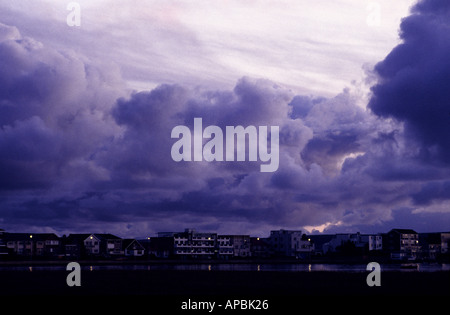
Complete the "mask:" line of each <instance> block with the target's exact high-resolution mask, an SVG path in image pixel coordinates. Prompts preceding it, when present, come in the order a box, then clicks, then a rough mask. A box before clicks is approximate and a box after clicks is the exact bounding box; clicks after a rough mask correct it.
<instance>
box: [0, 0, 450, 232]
mask: <svg viewBox="0 0 450 315" xmlns="http://www.w3.org/2000/svg"><path fill="white" fill-rule="evenodd" d="M411 12H412V13H411V15H410V16H408V17H407V18H405V19H404V20H403V21H402V24H401V27H400V28H401V31H400V37H401V40H402V42H401V43H400V44H399V45H398V46H396V47H395V48H394V49H393V50H392V51H391V52H390V53H389V54H388V55H387V56H386V58H385V59H384V60H382V61H380V62H379V63H378V64H377V65H376V66H375V68H374V69H373V71H372V73H371V76H372V77H374V78H375V79H376V81H375V84H374V85H373V86H372V89H371V94H370V97H371V99H370V102H369V104H368V106H367V109H366V108H363V107H361V106H360V104H361V102H362V100H364V99H365V96H361V91H360V90H359V89H358V86H357V85H352V86H349V88H346V89H344V90H343V91H342V92H341V93H339V94H338V95H336V96H334V97H323V96H320V95H319V96H317V95H298V94H295V93H294V92H293V91H292V90H291V89H289V88H288V87H285V86H283V85H280V84H277V83H276V82H272V81H269V80H263V79H254V78H251V77H242V78H240V79H238V80H236V83H235V86H234V88H232V89H229V88H224V89H222V90H221V89H216V88H214V89H208V88H207V87H198V88H192V87H186V86H183V85H177V84H161V85H158V86H157V87H156V88H153V89H149V90H145V91H140V92H136V91H135V92H130V91H128V90H127V89H126V83H125V82H124V80H123V79H122V75H121V73H120V71H119V70H118V69H117V68H116V67H114V65H112V64H104V65H102V64H98V63H97V62H96V63H95V64H93V63H92V61H91V60H90V59H89V58H87V57H85V56H83V55H81V54H79V53H77V52H74V51H72V50H64V51H63V50H56V49H52V48H49V47H46V46H45V43H41V42H38V41H36V40H34V39H32V38H28V37H24V36H22V35H21V33H20V31H19V30H18V29H17V28H16V27H14V26H9V25H5V24H0V69H1V71H0V225H1V226H2V227H4V228H5V229H7V230H15V231H17V230H33V231H55V232H57V233H70V232H91V231H96V232H111V233H116V234H118V235H121V236H132V237H136V236H144V235H148V234H150V233H154V232H157V231H162V230H180V229H182V228H184V227H188V226H190V227H195V228H198V229H200V230H216V231H223V232H227V233H251V234H257V235H265V234H266V233H267V231H268V230H269V229H277V228H292V229H293V228H296V229H305V227H308V229H309V230H310V231H312V230H314V227H316V229H321V228H320V227H322V228H323V227H324V226H326V227H327V228H326V229H325V231H329V232H333V231H355V230H361V231H362V232H380V231H381V232H383V231H386V230H387V229H388V228H390V227H411V228H417V229H418V230H419V231H436V230H448V226H449V223H450V211H449V207H448V206H449V203H450V202H449V201H450V193H449V191H450V190H449V189H448V188H449V187H450V180H449V178H450V165H449V164H450V142H449V141H448V135H449V134H450V109H449V104H450V94H449V91H450V90H449V89H448V82H450V64H449V62H448V55H449V53H450V40H449V37H448V32H449V24H448V21H449V12H450V10H449V5H448V4H447V2H446V1H437V0H434V1H431V0H430V1H421V2H419V3H418V4H417V5H416V6H415V7H414V8H413V9H412V11H411ZM195 117H201V118H202V119H203V124H204V125H205V126H206V125H216V126H219V127H221V128H222V129H225V126H227V125H233V126H236V125H242V126H248V125H255V126H264V125H265V126H271V125H276V126H279V128H280V163H279V165H280V166H279V169H278V170H277V171H276V172H274V173H261V172H260V171H259V164H260V163H259V162H258V163H257V162H248V161H246V162H227V161H223V162H206V161H203V162H174V161H173V160H172V158H171V155H170V152H171V147H172V144H173V143H174V139H171V137H170V134H171V130H172V128H173V127H175V126H177V125H186V126H188V127H189V128H191V130H192V129H193V121H194V118H195Z"/></svg>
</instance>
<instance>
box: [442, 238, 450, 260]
mask: <svg viewBox="0 0 450 315" xmlns="http://www.w3.org/2000/svg"><path fill="white" fill-rule="evenodd" d="M441 254H442V255H443V256H447V257H449V256H450V232H443V233H441Z"/></svg>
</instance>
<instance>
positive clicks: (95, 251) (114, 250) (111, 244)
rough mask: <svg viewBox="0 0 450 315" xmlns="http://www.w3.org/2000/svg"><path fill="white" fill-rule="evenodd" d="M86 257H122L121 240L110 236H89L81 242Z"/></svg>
mask: <svg viewBox="0 0 450 315" xmlns="http://www.w3.org/2000/svg"><path fill="white" fill-rule="evenodd" d="M83 245H84V249H85V251H86V254H87V255H88V256H110V255H122V254H123V251H122V240H121V238H120V237H118V236H115V235H112V234H90V235H89V236H88V237H86V239H84V241H83Z"/></svg>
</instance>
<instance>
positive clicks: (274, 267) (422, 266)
mask: <svg viewBox="0 0 450 315" xmlns="http://www.w3.org/2000/svg"><path fill="white" fill-rule="evenodd" d="M80 265H81V269H82V270H89V271H95V270H210V271H211V270H223V271H232V270H235V271H261V272H263V271H284V272H298V271H303V272H305V271H306V272H314V271H341V272H343V271H345V272H367V270H366V267H367V265H365V264H318V263H313V264H292V263H282V264H270V263H261V264H257V263H232V264H228V263H211V264H205V263H199V264H192V263H190V264H181V263H180V264H173V263H170V264H161V263H158V264H129V263H127V264H111V265H108V264H99V265H96V264H83V263H82V262H81V263H80ZM380 265H381V270H382V271H383V270H384V271H402V272H414V271H416V272H417V271H421V272H433V271H450V264H431V263H417V264H414V263H413V264H380ZM0 270H6V271H8V270H11V271H23V270H25V271H38V270H66V265H41V266H39V265H29V266H27V265H25V264H24V265H20V266H0Z"/></svg>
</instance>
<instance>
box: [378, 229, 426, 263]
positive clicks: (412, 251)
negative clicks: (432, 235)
mask: <svg viewBox="0 0 450 315" xmlns="http://www.w3.org/2000/svg"><path fill="white" fill-rule="evenodd" d="M383 249H384V250H385V251H387V252H388V253H389V254H390V257H391V258H392V259H394V260H415V259H416V258H418V256H419V250H420V245H419V234H418V233H417V232H416V231H414V230H411V229H392V230H390V231H389V232H388V233H386V234H384V235H383Z"/></svg>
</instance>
